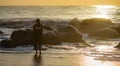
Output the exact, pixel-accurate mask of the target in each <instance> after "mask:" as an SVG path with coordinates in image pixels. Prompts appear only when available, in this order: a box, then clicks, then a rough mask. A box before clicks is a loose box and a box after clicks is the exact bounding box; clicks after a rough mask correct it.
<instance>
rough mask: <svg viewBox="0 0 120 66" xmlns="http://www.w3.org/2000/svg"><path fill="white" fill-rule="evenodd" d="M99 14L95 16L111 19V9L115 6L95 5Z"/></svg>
mask: <svg viewBox="0 0 120 66" xmlns="http://www.w3.org/2000/svg"><path fill="white" fill-rule="evenodd" d="M95 7H96V9H95V10H96V12H97V14H96V15H94V17H95V18H107V19H110V18H112V17H111V9H112V8H115V6H99V5H97V6H95Z"/></svg>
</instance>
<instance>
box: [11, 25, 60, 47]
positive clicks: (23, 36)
mask: <svg viewBox="0 0 120 66" xmlns="http://www.w3.org/2000/svg"><path fill="white" fill-rule="evenodd" d="M10 38H11V40H12V41H13V42H14V43H16V44H17V46H19V45H33V44H34V39H33V30H30V29H26V30H17V31H14V32H13V33H12V34H11V37H10ZM60 43H61V41H60V39H59V34H58V33H57V32H56V31H55V30H54V29H52V28H51V27H49V26H44V29H43V44H60Z"/></svg>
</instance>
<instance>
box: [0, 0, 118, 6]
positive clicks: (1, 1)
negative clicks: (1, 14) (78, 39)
mask: <svg viewBox="0 0 120 66" xmlns="http://www.w3.org/2000/svg"><path fill="white" fill-rule="evenodd" d="M2 5H3V6H4V5H6V6H8V5H11V6H13V5H15V6H16V5H18V6H22V5H23V6H61V5H62V6H79V5H80V6H81V5H83V6H84V5H88V6H89V5H114V6H120V0H0V6H2Z"/></svg>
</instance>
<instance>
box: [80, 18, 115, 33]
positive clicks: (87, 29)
mask: <svg viewBox="0 0 120 66" xmlns="http://www.w3.org/2000/svg"><path fill="white" fill-rule="evenodd" d="M113 25H114V24H113V23H112V21H110V20H109V19H104V18H92V19H85V20H83V21H82V22H80V25H79V31H80V32H81V33H92V32H96V31H97V30H99V29H101V28H105V27H111V26H113Z"/></svg>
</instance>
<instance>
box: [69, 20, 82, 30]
mask: <svg viewBox="0 0 120 66" xmlns="http://www.w3.org/2000/svg"><path fill="white" fill-rule="evenodd" d="M69 25H72V26H74V27H75V28H77V29H78V28H79V26H80V21H79V20H78V19H77V18H74V19H72V20H70V21H69Z"/></svg>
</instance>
